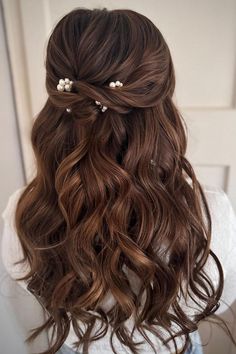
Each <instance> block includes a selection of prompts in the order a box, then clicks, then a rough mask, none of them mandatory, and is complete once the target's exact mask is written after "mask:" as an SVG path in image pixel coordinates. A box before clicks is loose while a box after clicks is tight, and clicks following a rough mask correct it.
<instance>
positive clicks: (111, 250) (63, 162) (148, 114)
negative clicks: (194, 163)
mask: <svg viewBox="0 0 236 354" xmlns="http://www.w3.org/2000/svg"><path fill="white" fill-rule="evenodd" d="M64 77H68V78H70V80H73V89H72V91H71V92H58V91H57V89H56V86H57V83H58V80H59V79H60V78H64ZM116 80H120V81H121V82H123V84H124V85H123V87H122V89H118V90H116V89H115V90H114V89H111V88H109V82H110V81H116ZM46 88H47V91H48V95H49V96H48V99H47V101H46V104H45V105H44V107H43V108H42V110H41V111H40V113H39V114H38V116H37V119H36V120H35V121H34V124H33V128H32V133H31V141H32V146H33V149H34V153H35V157H36V164H37V166H36V167H37V168H36V171H37V173H36V176H35V177H34V178H33V180H32V181H31V182H30V183H28V185H27V187H26V189H25V190H24V191H23V193H22V195H21V196H20V198H19V201H18V205H17V210H16V215H15V224H16V228H17V232H18V235H19V239H20V242H21V244H22V248H23V253H24V258H23V259H22V260H21V262H25V261H27V262H29V264H30V272H29V273H28V274H27V275H26V276H25V277H22V278H20V279H24V280H26V281H27V283H28V289H29V290H30V291H31V292H32V293H33V294H34V295H35V296H36V297H37V299H38V300H39V301H40V303H42V304H43V307H44V309H45V311H47V314H48V319H47V320H46V322H45V323H44V324H43V325H42V326H41V327H38V328H37V329H34V332H33V334H32V335H31V336H30V337H29V338H28V339H27V340H33V339H34V338H35V337H36V336H38V334H39V333H40V332H41V331H42V330H44V329H47V330H48V329H49V328H51V327H52V328H53V338H54V339H55V341H54V343H52V342H53V340H52V341H51V344H50V348H49V349H48V350H46V351H44V352H43V353H44V354H49V353H55V352H56V351H57V350H58V349H59V348H60V347H61V346H62V344H63V342H64V341H65V339H66V337H67V335H68V333H69V329H70V324H72V325H73V328H74V331H75V333H76V335H77V336H78V341H77V342H76V345H77V346H79V345H82V346H83V353H85V354H86V353H88V348H89V344H90V342H91V341H92V340H96V339H98V338H101V337H103V336H104V335H105V334H106V332H107V330H108V327H109V326H111V328H112V336H113V335H114V334H116V335H117V337H118V339H119V340H120V342H121V343H123V344H124V345H126V346H127V347H129V348H130V350H131V351H132V353H135V354H136V353H138V346H139V343H135V342H134V340H133V337H132V333H129V331H128V330H127V328H126V326H125V321H126V320H127V319H129V318H131V316H133V318H134V327H133V330H135V329H137V330H138V331H139V332H140V333H141V334H142V336H143V337H144V338H145V339H146V341H148V342H149V344H150V345H151V346H152V347H153V350H154V352H155V353H156V349H155V348H154V346H153V344H152V343H151V342H150V340H149V338H148V337H147V336H146V334H145V330H146V329H147V330H149V331H150V332H152V333H153V334H154V335H155V336H157V337H158V338H159V339H160V340H161V341H162V343H163V344H164V345H166V346H167V347H168V343H169V342H170V341H171V342H172V343H174V345H175V351H176V353H177V345H176V337H178V336H180V335H183V336H184V343H185V344H184V347H183V349H182V351H181V353H184V351H185V350H186V348H187V347H188V345H189V344H190V337H189V333H190V332H193V331H194V330H196V329H197V328H198V322H199V321H200V320H201V319H204V318H206V317H207V316H209V315H211V314H213V313H214V312H215V311H216V309H217V308H218V306H219V299H220V297H221V294H222V289H223V271H222V267H221V264H220V262H219V260H218V258H217V257H216V255H215V254H214V253H213V252H212V251H211V249H210V241H211V216H210V213H209V209H208V205H207V201H206V197H205V195H204V192H203V190H202V187H201V185H200V183H199V182H198V180H197V178H196V176H195V173H194V171H193V168H192V167H191V164H190V163H189V162H188V160H187V159H186V157H185V153H186V133H185V127H184V123H183V120H182V117H181V114H180V112H179V111H178V109H177V108H176V106H175V105H174V103H173V99H172V97H173V93H174V88H175V74H174V68H173V63H172V59H171V54H170V51H169V48H168V46H167V44H166V42H165V40H164V38H163V36H162V34H161V32H160V31H159V30H158V29H157V28H156V26H154V24H153V23H152V22H151V21H150V20H149V19H148V18H146V17H145V16H143V15H141V14H139V13H137V12H135V11H132V10H127V9H121V10H112V11H108V10H107V9H106V8H103V9H93V10H88V9H85V8H76V9H75V10H73V11H71V12H70V13H68V14H67V15H65V16H64V17H63V18H62V19H60V21H59V22H58V23H57V24H56V26H55V28H54V30H53V32H52V33H51V36H50V38H49V42H48V46H47V57H46ZM95 100H98V101H100V102H102V104H104V105H106V106H107V107H108V110H107V111H106V112H105V113H101V112H100V111H99V109H98V107H97V106H96V104H95V103H94V101H95ZM67 107H71V109H72V111H71V113H68V112H67V111H66V108H67ZM151 160H153V161H152V162H150V161H151ZM209 256H211V257H212V258H213V260H214V262H215V264H216V266H217V269H218V273H219V282H218V284H213V282H212V280H211V279H210V278H209V276H208V275H207V274H206V272H205V269H204V265H205V263H206V260H207V259H208V257H209ZM125 269H128V270H130V271H131V272H132V273H133V274H134V276H136V277H137V279H138V280H139V284H140V286H139V289H138V291H136V292H135V291H134V289H133V288H132V286H131V284H130V280H129V277H128V276H127V272H126V271H125ZM108 293H110V294H111V295H112V296H113V297H114V300H115V304H114V305H113V306H112V308H111V309H110V310H106V309H104V308H103V307H102V306H101V303H102V301H103V300H104V298H105V296H106V295H107V294H108ZM180 296H182V297H183V298H185V299H192V300H193V301H194V302H195V303H196V305H198V307H199V311H198V312H197V313H196V314H195V315H194V316H192V317H191V316H189V315H188V313H187V312H186V311H185V310H184V308H182V307H181V306H180V304H179V299H180ZM200 304H201V305H200ZM78 320H80V321H82V322H83V323H84V324H85V328H86V329H85V331H84V332H83V331H82V330H81V328H80V327H79V325H78V322H77V321H78ZM97 320H98V321H101V331H100V332H99V333H96V335H94V336H91V332H92V329H93V327H94V324H95V321H97ZM173 323H175V324H176V325H177V326H178V331H177V332H175V333H173V331H172V329H171V325H172V324H173ZM104 326H105V328H103V327H104ZM163 330H164V331H166V332H167V333H168V334H169V337H168V338H167V339H166V338H165V337H164V336H163V335H162V333H163ZM112 336H111V345H112V349H113V351H114V353H116V350H115V348H114V346H113V344H112Z"/></svg>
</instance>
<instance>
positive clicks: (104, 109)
mask: <svg viewBox="0 0 236 354" xmlns="http://www.w3.org/2000/svg"><path fill="white" fill-rule="evenodd" d="M95 103H96V105H98V106H100V108H101V111H102V112H105V111H106V110H107V107H106V106H103V105H102V104H101V102H99V101H95Z"/></svg>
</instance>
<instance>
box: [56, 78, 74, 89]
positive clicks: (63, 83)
mask: <svg viewBox="0 0 236 354" xmlns="http://www.w3.org/2000/svg"><path fill="white" fill-rule="evenodd" d="M72 85H73V81H71V80H70V79H68V78H65V79H64V80H63V79H60V80H59V83H58V85H57V90H58V91H68V92H69V91H71V88H72Z"/></svg>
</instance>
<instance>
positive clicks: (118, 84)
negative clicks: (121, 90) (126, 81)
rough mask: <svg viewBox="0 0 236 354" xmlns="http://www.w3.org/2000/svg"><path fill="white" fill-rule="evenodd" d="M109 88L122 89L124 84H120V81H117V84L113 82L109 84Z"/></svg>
mask: <svg viewBox="0 0 236 354" xmlns="http://www.w3.org/2000/svg"><path fill="white" fill-rule="evenodd" d="M109 86H110V87H122V86H123V84H122V82H120V81H118V80H117V81H116V82H113V81H111V82H110V83H109Z"/></svg>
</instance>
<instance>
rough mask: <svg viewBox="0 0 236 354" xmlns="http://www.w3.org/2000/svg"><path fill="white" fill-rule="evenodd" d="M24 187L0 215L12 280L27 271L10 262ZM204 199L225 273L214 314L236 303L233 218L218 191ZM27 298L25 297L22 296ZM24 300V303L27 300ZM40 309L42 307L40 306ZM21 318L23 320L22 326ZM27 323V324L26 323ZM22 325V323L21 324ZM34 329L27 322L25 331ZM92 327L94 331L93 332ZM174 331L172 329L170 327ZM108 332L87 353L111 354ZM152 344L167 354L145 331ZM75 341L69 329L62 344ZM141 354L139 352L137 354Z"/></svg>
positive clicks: (17, 253)
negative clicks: (19, 202) (19, 201)
mask: <svg viewBox="0 0 236 354" xmlns="http://www.w3.org/2000/svg"><path fill="white" fill-rule="evenodd" d="M23 189H24V187H22V188H19V189H17V190H16V191H15V192H14V193H13V194H12V195H11V196H10V197H9V200H8V203H7V205H6V208H5V210H4V211H3V213H2V218H3V220H4V229H3V234H2V237H1V256H2V261H3V264H4V267H5V268H6V271H7V273H8V274H9V275H10V277H11V278H13V279H14V278H15V277H19V276H21V275H22V274H24V273H25V272H27V271H28V267H27V266H25V267H24V268H23V267H22V265H16V266H13V262H15V261H17V260H18V259H19V258H22V249H21V245H20V243H19V240H18V237H17V234H16V231H15V228H14V224H13V220H14V219H13V216H14V210H15V206H16V202H17V199H18V197H19V196H20V194H21V192H22V190H23ZM204 191H205V193H206V197H207V200H208V203H209V207H210V212H211V217H212V241H211V249H212V250H213V251H214V252H215V254H216V255H217V256H218V258H219V260H220V261H221V264H222V266H223V270H224V276H225V285H224V292H223V296H222V300H223V302H222V304H221V306H220V308H219V310H218V311H217V313H220V312H223V311H225V310H227V307H226V305H225V304H224V303H225V302H226V303H227V304H228V305H231V304H232V303H233V302H234V300H236V216H235V213H234V211H233V208H232V205H231V203H230V201H229V198H228V196H227V195H226V194H225V193H224V192H223V191H222V190H221V189H218V188H215V187H214V188H213V187H207V186H205V187H204ZM206 267H207V268H208V273H210V274H211V276H212V280H213V282H217V273H216V272H215V270H216V268H214V267H215V266H214V265H213V263H212V262H211V258H210V259H209V260H208V262H207V264H206ZM126 272H127V274H128V276H129V279H130V281H131V285H132V286H133V288H134V289H135V288H137V286H138V279H137V278H136V276H135V274H134V273H132V272H131V271H128V270H127V269H126ZM18 284H19V285H20V286H21V287H23V289H25V291H26V292H27V295H29V296H33V295H32V294H31V293H30V292H29V291H28V290H27V288H26V283H25V282H24V281H18ZM25 298H27V296H26V297H25ZM26 301H27V300H26ZM113 303H114V298H113V297H112V294H111V293H110V294H108V295H107V297H106V298H105V299H104V301H103V307H104V308H106V309H108V308H110V306H112V304H113ZM40 306H41V305H40ZM181 306H183V307H184V308H185V310H186V312H188V313H189V315H190V316H191V315H194V313H195V311H196V309H194V303H193V302H190V301H189V302H188V303H187V304H186V303H185V302H184V301H181ZM23 322H24V318H23V317H22V323H23ZM29 322H30V321H29ZM126 324H127V327H128V328H129V326H130V325H131V324H132V319H130V320H129V321H127V322H126ZM24 326H25V323H24ZM81 326H82V327H83V324H82V323H81ZM32 327H33V326H32V325H31V324H30V323H28V328H29V329H30V328H32ZM96 328H98V327H95V331H96ZM173 329H175V327H174V325H173ZM110 333H111V332H110V330H109V331H108V332H107V334H106V336H105V337H103V338H102V339H100V340H98V341H96V342H92V343H91V345H90V347H89V353H91V354H95V353H96V354H98V353H112V350H111V346H110V343H109V338H110ZM147 333H148V336H149V338H150V339H151V341H152V343H154V345H155V348H157V349H158V350H157V351H158V353H160V354H165V353H169V352H168V351H167V350H166V348H163V345H161V344H160V341H159V340H158V339H157V338H156V337H154V336H153V335H152V334H151V333H150V332H147ZM113 338H114V345H115V348H116V349H117V351H118V353H130V351H128V349H126V348H125V347H124V346H122V344H121V343H120V342H119V340H118V339H117V338H116V336H114V337H113ZM135 339H136V340H140V341H142V340H144V339H143V337H142V336H140V334H136V336H135ZM76 340H77V337H76V335H75V333H74V331H73V328H72V327H71V329H70V333H69V335H68V337H67V339H66V341H65V344H67V345H68V346H70V347H71V348H72V343H73V342H74V341H76ZM178 347H179V348H181V347H182V341H181V338H179V340H178ZM151 352H152V349H151V348H150V346H149V344H147V343H146V344H144V345H142V353H151ZM140 353H141V351H140Z"/></svg>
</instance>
